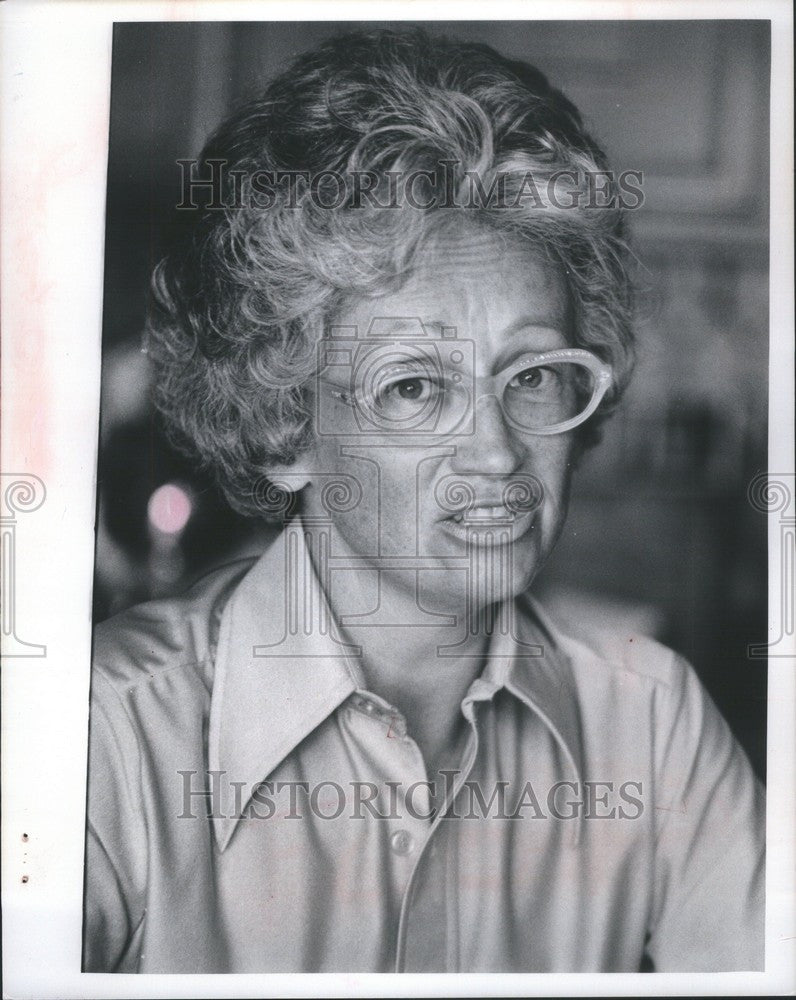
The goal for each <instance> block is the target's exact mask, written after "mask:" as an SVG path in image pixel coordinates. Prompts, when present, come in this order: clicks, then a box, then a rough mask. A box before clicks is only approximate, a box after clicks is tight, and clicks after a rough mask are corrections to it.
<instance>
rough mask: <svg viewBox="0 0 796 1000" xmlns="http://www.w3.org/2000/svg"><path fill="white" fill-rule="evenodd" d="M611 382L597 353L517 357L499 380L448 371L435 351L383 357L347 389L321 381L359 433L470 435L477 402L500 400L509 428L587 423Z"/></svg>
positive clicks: (358, 371)
mask: <svg viewBox="0 0 796 1000" xmlns="http://www.w3.org/2000/svg"><path fill="white" fill-rule="evenodd" d="M388 353H389V352H388ZM452 357H453V358H454V360H455V358H456V355H455V354H453V355H452ZM611 378H612V373H611V367H610V365H607V364H605V363H604V362H603V361H601V360H600V359H599V358H598V357H596V356H595V355H594V354H592V353H591V352H589V351H585V350H581V349H579V348H564V349H562V350H556V351H547V352H545V353H543V354H532V355H527V356H524V357H521V358H518V359H517V360H516V361H514V362H512V364H511V365H509V366H508V367H507V368H505V369H504V370H503V371H501V372H498V373H497V374H496V375H481V376H478V377H475V376H473V375H472V374H469V375H468V374H467V373H466V372H464V371H461V370H450V369H448V368H447V367H446V366H443V364H442V363H441V361H440V358H439V355H438V354H436V353H435V352H427V353H423V352H421V353H419V354H418V356H417V357H411V358H401V359H400V361H396V358H395V356H393V357H392V358H390V357H389V356H387V357H384V356H383V355H382V356H381V357H378V356H377V357H376V358H375V359H371V360H370V363H368V364H360V365H357V367H356V368H355V369H354V371H353V372H352V376H351V380H350V386H349V387H348V388H346V387H344V386H342V385H340V384H339V383H338V382H335V381H332V380H331V379H328V378H324V377H322V376H319V378H318V381H319V382H320V383H322V384H323V385H326V386H327V387H328V388H329V389H330V392H331V395H332V396H333V397H334V398H335V399H338V400H340V401H341V402H342V403H344V404H345V405H346V406H348V407H350V408H351V409H352V410H353V411H354V413H355V415H356V419H357V426H358V428H359V430H360V431H362V430H365V431H370V432H374V431H380V432H382V433H393V434H429V433H433V434H442V435H449V434H467V433H472V418H473V415H474V411H475V406H474V404H475V402H476V401H477V400H479V399H482V398H484V397H485V396H494V397H495V398H496V399H497V400H498V402H499V404H500V406H501V409H502V411H503V415H504V417H505V419H506V421H507V422H508V423H509V424H510V425H512V426H514V427H515V428H517V429H518V430H521V431H525V432H527V433H531V434H541V435H549V434H563V433H564V432H565V431H570V430H572V429H573V428H574V427H577V426H578V425H579V424H582V423H583V422H584V420H588V418H589V417H590V416H591V415H592V414H593V413H594V411H595V410H596V409H597V407H598V406H599V405H600V402H601V401H602V399H603V397H604V396H605V393H606V392H607V391H608V388H609V386H610V384H611Z"/></svg>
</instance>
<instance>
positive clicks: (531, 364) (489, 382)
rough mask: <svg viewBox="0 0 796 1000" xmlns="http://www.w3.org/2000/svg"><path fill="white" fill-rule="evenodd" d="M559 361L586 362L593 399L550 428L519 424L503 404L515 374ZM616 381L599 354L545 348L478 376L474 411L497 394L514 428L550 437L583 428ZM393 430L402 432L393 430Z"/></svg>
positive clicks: (336, 392) (352, 402)
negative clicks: (591, 383)
mask: <svg viewBox="0 0 796 1000" xmlns="http://www.w3.org/2000/svg"><path fill="white" fill-rule="evenodd" d="M557 361H563V362H569V363H572V364H582V365H583V366H584V367H585V368H588V369H589V371H590V372H591V373H592V375H593V376H594V389H593V391H592V398H591V400H590V401H589V405H588V406H587V407H586V409H585V410H583V412H582V413H579V414H578V415H577V416H575V417H570V419H569V420H565V421H562V422H560V423H558V424H552V425H551V426H550V427H542V428H530V427H525V426H523V425H522V424H518V423H517V421H516V420H514V419H513V418H512V417H511V415H510V414H509V413H507V412H506V408H505V407H504V405H503V394H504V393H505V390H506V386H507V385H508V384H509V382H510V381H511V379H512V378H514V377H515V375H518V374H519V373H520V372H522V371H525V370H527V369H528V368H536V367H541V366H543V365H545V364H549V363H552V362H557ZM406 377H407V378H412V374H411V373H408V374H407V376H406ZM316 381H317V382H319V383H320V384H322V385H326V386H328V387H329V388H330V389H331V390H332V392H331V394H332V396H334V397H335V398H336V399H339V400H340V401H341V402H343V403H344V404H345V405H346V406H348V407H350V408H351V409H353V410H355V411H357V410H358V411H359V412H360V413H362V412H363V408H362V405H361V403H360V402H359V401H358V400H357V399H356V398H353V397H352V396H351V395H350V394H349V393H348V392H346V391H345V390H344V389H343V387H342V386H341V385H340V383H339V382H335V381H334V380H333V379H328V378H324V377H323V376H322V375H318V376H316ZM612 381H613V369H612V367H611V365H609V364H607V363H606V362H604V361H602V360H600V358H598V357H597V355H596V354H592V352H591V351H586V350H584V349H583V348H578V347H565V348H561V349H558V350H554V351H544V352H543V353H541V354H532V355H524V356H523V357H521V358H517V359H516V360H515V361H512V362H511V364H510V365H508V366H507V367H506V368H504V369H503V370H502V371H499V372H496V373H495V374H494V375H477V376H475V377H474V378H473V380H472V385H473V388H474V393H473V404H472V405H473V411H474V410H475V407H476V406H477V405H478V402H479V400H481V399H484V398H485V397H488V396H494V397H495V399H497V401H498V406H499V407H500V412H501V413H502V414H503V417H504V419H505V420H507V421H508V423H510V424H511V425H512V426H513V427H516V428H517V429H519V430H521V431H523V432H524V433H526V434H534V435H538V436H541V437H550V436H552V435H555V434H565V433H566V432H567V431H571V430H574V428H575V427H579V426H580V425H581V424H582V423H585V422H586V421H587V420H588V419H589V417H591V416H593V414H594V412H595V411H596V409H597V407H598V406H599V405H600V403H601V402H602V401H603V399H604V397H605V394H606V392H607V391H608V389H609V388H610V386H611V382H612ZM385 433H388V434H389V433H390V431H389V430H387V431H385ZM392 433H401V432H400V431H393V432H392ZM403 433H405V434H407V435H409V434H411V433H412V431H405V432H403ZM426 433H428V432H426ZM439 436H440V437H455V436H456V432H455V431H441V432H439Z"/></svg>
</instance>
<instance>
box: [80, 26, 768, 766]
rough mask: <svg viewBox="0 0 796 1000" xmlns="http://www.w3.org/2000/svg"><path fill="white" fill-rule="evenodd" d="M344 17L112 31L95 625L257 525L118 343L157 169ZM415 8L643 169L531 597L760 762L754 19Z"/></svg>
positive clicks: (762, 170)
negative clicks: (569, 481)
mask: <svg viewBox="0 0 796 1000" xmlns="http://www.w3.org/2000/svg"><path fill="white" fill-rule="evenodd" d="M362 23H363V22H348V23H340V22H335V23H314V22H303V23H285V22H279V23H135V24H117V25H116V27H115V32H114V48H113V83H112V101H111V134H110V158H109V168H108V202H107V237H106V261H105V262H106V274H105V306H104V327H103V388H102V415H101V427H100V439H101V441H100V464H99V496H98V510H99V517H98V531H97V558H96V579H95V601H94V615H95V621H99V620H101V619H102V618H104V617H107V616H108V615H109V614H112V613H114V612H116V611H118V610H121V609H122V608H124V607H127V606H129V605H130V604H133V603H135V602H137V601H140V600H145V599H147V598H149V597H151V596H157V595H160V594H164V593H170V592H174V591H176V590H181V589H183V588H184V586H185V585H186V584H187V583H189V582H190V581H191V580H192V579H193V578H195V577H196V576H198V575H200V574H201V573H202V572H204V571H205V570H206V569H208V568H210V567H211V566H213V565H216V564H218V563H221V562H225V561H228V560H229V559H231V558H235V557H236V556H237V555H239V554H243V553H249V552H255V551H257V550H259V549H260V548H261V547H262V545H263V542H264V541H265V540H266V538H267V537H268V535H267V531H265V530H264V529H263V527H262V526H261V525H258V524H255V523H254V522H250V521H245V520H243V519H242V518H240V517H238V516H236V515H234V514H233V513H232V512H231V511H230V510H229V509H228V508H227V507H226V506H225V504H224V503H223V501H222V500H221V498H220V497H219V495H218V493H217V492H216V491H215V490H214V489H213V487H212V486H211V485H210V484H209V483H208V482H206V481H205V480H203V479H202V477H200V476H199V475H198V474H197V473H196V471H195V469H194V468H193V467H192V465H191V463H190V462H186V461H185V460H184V459H182V458H180V457H179V456H177V455H175V454H174V453H173V452H172V451H171V450H170V449H169V448H168V447H167V446H166V444H165V443H164V440H163V436H162V433H161V431H160V429H159V427H158V425H157V421H156V419H155V418H154V417H153V415H152V412H151V408H150V406H149V402H148V396H147V386H148V372H147V368H146V357H145V355H143V354H142V353H141V351H140V343H141V332H142V328H143V323H144V318H145V315H146V310H147V307H148V291H147V284H148V278H149V273H150V271H151V269H152V267H153V266H154V264H155V263H156V262H157V261H158V259H159V258H160V256H161V255H162V254H163V252H164V250H165V248H166V247H167V246H168V244H169V242H170V241H171V240H172V239H173V237H174V236H175V235H176V234H177V232H178V231H179V228H180V225H181V220H182V219H184V216H181V213H179V212H177V211H175V206H176V204H177V203H178V202H179V200H180V170H179V168H178V166H177V163H176V161H177V160H179V159H185V158H190V157H193V156H196V155H197V154H198V152H199V150H200V148H201V146H202V144H203V141H204V139H205V138H206V137H207V135H208V134H209V132H210V131H211V130H212V129H213V128H214V127H215V125H216V124H218V122H219V121H220V120H221V118H222V117H223V116H224V115H225V113H226V112H227V111H228V110H229V108H230V107H231V105H232V104H233V103H235V102H237V100H239V99H240V98H241V97H243V96H245V95H247V94H249V93H251V92H252V91H255V90H257V89H258V88H259V87H260V86H262V84H263V82H264V81H265V80H267V79H268V78H269V77H270V76H272V75H273V74H274V73H275V72H277V71H278V70H280V69H282V68H284V67H285V66H286V65H287V63H288V62H289V61H290V60H291V59H292V57H293V56H295V55H296V54H298V53H299V52H301V51H303V50H305V49H308V48H311V47H312V46H313V45H315V44H316V43H317V42H318V41H319V40H320V39H322V38H324V37H326V36H327V35H329V34H332V33H338V32H341V31H345V30H348V29H350V28H352V27H355V26H357V25H358V24H362ZM368 23H369V24H371V25H372V24H373V22H368ZM423 23H424V24H425V26H426V27H427V28H428V29H429V30H431V31H436V32H442V33H445V34H448V35H450V36H452V37H455V38H460V39H467V40H478V41H483V42H486V43H488V44H491V45H493V46H494V47H495V48H497V49H498V50H499V51H501V52H502V53H504V54H506V55H509V56H512V57H514V58H521V59H525V60H527V61H529V62H532V63H534V64H535V65H537V66H538V67H539V68H541V69H542V70H543V71H544V72H546V73H547V74H548V76H549V77H550V79H551V80H552V82H553V83H554V84H556V85H557V86H559V87H560V88H561V89H563V90H564V91H565V93H567V95H568V96H569V97H571V98H572V99H573V100H574V102H575V103H576V105H577V106H578V107H579V108H580V109H581V111H582V112H583V114H584V116H585V118H586V120H587V122H588V124H589V126H590V127H591V130H592V131H593V133H594V134H595V135H596V136H597V138H598V139H599V140H601V141H602V144H603V145H604V146H605V148H607V150H608V153H609V157H610V159H611V162H612V166H613V167H614V169H615V170H617V171H618V170H642V171H643V173H644V181H643V189H644V194H645V204H644V206H643V208H641V209H639V210H637V211H634V212H632V213H630V215H631V218H630V225H631V238H632V243H633V247H634V250H635V253H636V254H637V256H638V258H639V260H640V262H641V264H642V270H641V278H642V288H641V294H640V296H639V305H638V320H637V328H638V336H639V366H638V369H637V373H636V377H635V381H634V384H633V385H632V386H631V389H630V391H629V393H628V396H627V399H626V402H625V404H624V405H623V407H622V409H621V410H620V411H619V412H618V413H617V415H616V416H615V417H614V418H613V420H612V421H611V422H610V423H609V425H608V427H607V429H606V433H605V438H604V441H603V443H602V444H601V445H600V446H599V447H598V449H597V450H595V451H594V452H592V453H591V454H590V455H589V456H588V458H587V459H586V461H585V462H584V465H583V468H582V470H581V472H580V475H579V478H578V480H577V481H576V489H575V496H574V498H573V505H572V510H571V514H570V517H569V520H568V523H567V526H566V528H565V531H564V535H563V537H562V539H561V542H560V543H559V547H558V549H557V550H556V552H555V554H554V556H553V559H552V560H551V563H550V564H549V565H548V566H547V567H546V569H545V570H544V571H543V574H542V575H541V577H540V579H539V580H538V582H537V584H535V589H537V590H538V591H539V593H540V595H541V596H542V597H543V599H544V600H545V601H546V602H547V603H548V604H550V605H552V606H553V609H554V611H555V612H556V613H557V615H558V616H559V618H563V619H564V620H566V621H567V623H568V624H569V626H570V628H571V629H572V630H573V631H575V632H578V631H579V630H588V629H589V628H592V627H597V628H599V627H600V625H601V623H603V622H605V621H606V620H608V619H610V620H611V622H612V623H614V625H613V626H612V627H613V628H614V630H615V629H616V627H619V628H626V629H627V630H628V633H629V634H630V633H632V632H633V631H640V632H645V633H647V634H650V635H654V636H655V637H656V638H659V639H660V640H661V641H663V642H665V643H666V644H668V645H670V646H672V647H673V648H675V649H676V650H678V651H679V652H681V653H683V654H684V655H685V656H686V657H687V658H688V659H690V660H691V662H692V663H693V664H694V665H695V667H696V668H697V670H698V672H699V674H700V676H701V677H702V680H703V682H704V683H705V684H706V686H707V688H708V689H709V691H710V692H711V694H712V695H713V697H714V699H715V700H716V701H717V703H718V704H719V706H720V708H721V709H722V711H723V712H724V714H725V716H726V717H727V718H728V720H729V721H730V724H731V725H732V727H733V729H734V730H735V732H736V734H737V736H738V737H739V739H740V740H741V742H742V743H743V745H744V746H745V748H746V750H747V752H748V754H749V756H750V759H751V760H752V763H753V765H754V767H755V768H756V770H757V771H758V773H760V774H761V775H762V774H763V771H764V767H765V706H766V702H765V698H766V678H765V666H764V662H765V661H760V660H750V659H748V658H747V655H746V649H747V645H748V644H749V643H754V642H762V641H765V638H766V632H767V616H766V589H767V574H766V521H765V514H763V513H762V512H760V511H759V510H756V509H755V508H753V507H752V506H751V505H750V504H749V502H748V500H747V487H748V484H749V482H750V480H751V479H752V478H753V476H754V475H755V474H757V473H759V472H762V471H764V470H765V468H766V443H767V425H766V417H767V405H768V399H767V372H768V150H769V147H768V85H769V24H768V22H761V21H757V22H753V21H732V22H730V21H667V22H650V21H647V22H608V21H591V22H583V21H581V22H532V21H511V22H509V21H505V22H450V21H448V22H423ZM165 483H174V484H177V485H178V486H179V487H180V488H181V489H182V490H183V492H184V493H185V494H186V495H187V496H188V497H189V498H190V500H191V502H192V515H191V518H190V519H189V521H188V524H187V526H186V528H185V530H184V532H183V533H182V534H176V535H173V536H164V535H163V534H162V533H159V532H157V531H156V530H155V529H154V528H153V527H152V525H151V524H150V523H149V521H148V517H147V503H148V501H149V498H150V496H151V495H152V493H153V492H154V491H155V490H156V489H157V488H158V487H159V486H162V485H163V484H165ZM617 622H618V623H619V624H618V626H617V625H616V623H617Z"/></svg>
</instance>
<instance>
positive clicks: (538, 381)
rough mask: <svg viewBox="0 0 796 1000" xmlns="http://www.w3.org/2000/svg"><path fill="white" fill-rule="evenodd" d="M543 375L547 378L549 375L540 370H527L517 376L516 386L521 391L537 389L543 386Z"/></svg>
mask: <svg viewBox="0 0 796 1000" xmlns="http://www.w3.org/2000/svg"><path fill="white" fill-rule="evenodd" d="M545 375H547V376H548V377H549V373H548V372H545V371H544V370H543V369H542V368H527V369H526V370H525V371H524V372H519V373H518V374H517V376H516V379H517V384H518V386H519V387H520V388H521V389H538V388H539V387H540V386H541V385H543V384H544V382H545Z"/></svg>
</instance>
